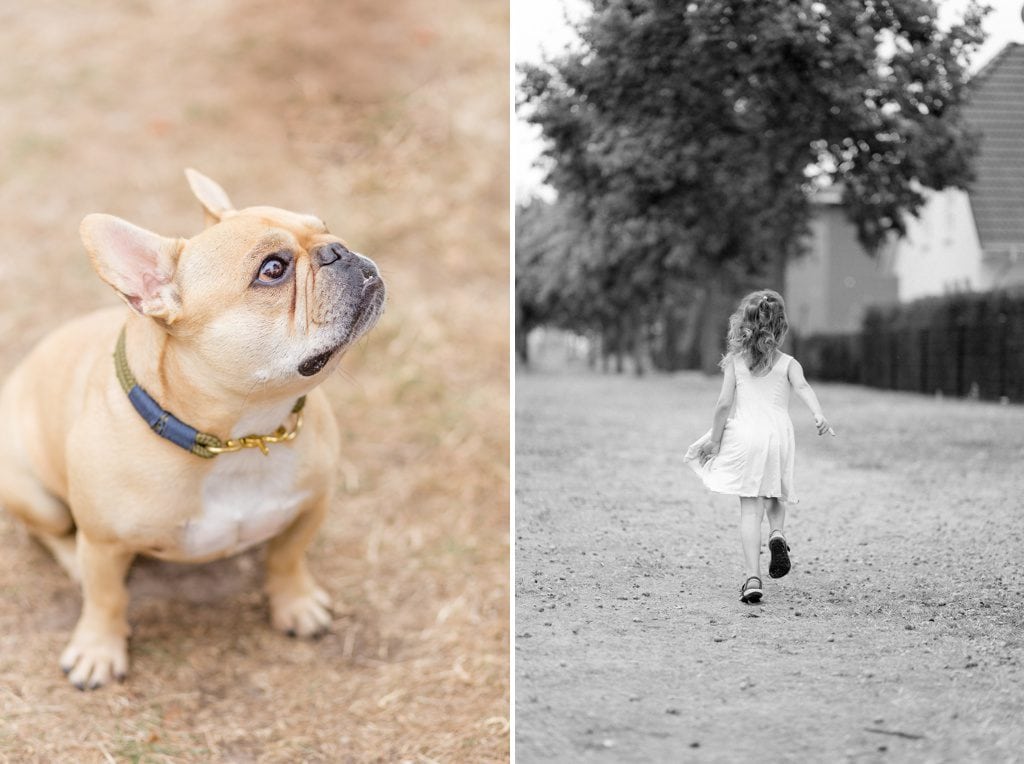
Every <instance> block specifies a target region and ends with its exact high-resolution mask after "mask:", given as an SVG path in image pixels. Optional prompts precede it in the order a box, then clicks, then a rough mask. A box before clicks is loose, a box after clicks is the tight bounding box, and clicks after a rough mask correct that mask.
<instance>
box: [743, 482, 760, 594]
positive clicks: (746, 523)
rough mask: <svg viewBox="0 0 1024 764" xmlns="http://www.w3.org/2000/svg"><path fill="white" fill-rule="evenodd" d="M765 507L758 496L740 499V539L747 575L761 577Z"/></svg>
mask: <svg viewBox="0 0 1024 764" xmlns="http://www.w3.org/2000/svg"><path fill="white" fill-rule="evenodd" d="M763 517H764V505H763V504H762V503H761V500H760V499H759V498H757V497H756V496H741V497H740V539H741V540H742V541H743V562H744V567H745V571H746V573H745V575H747V576H757V577H758V578H760V577H761V519H762V518H763Z"/></svg>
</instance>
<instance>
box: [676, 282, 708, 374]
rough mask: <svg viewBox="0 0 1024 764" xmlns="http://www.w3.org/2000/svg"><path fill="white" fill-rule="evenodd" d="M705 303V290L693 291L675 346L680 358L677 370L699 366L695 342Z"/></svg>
mask: <svg viewBox="0 0 1024 764" xmlns="http://www.w3.org/2000/svg"><path fill="white" fill-rule="evenodd" d="M707 302H708V293H707V290H706V289H697V290H695V291H694V295H693V299H692V300H691V301H690V303H689V305H687V306H686V316H685V317H684V318H683V333H682V336H681V337H680V338H679V342H678V345H677V346H676V347H677V351H678V353H679V357H680V364H679V368H687V369H693V368H697V367H699V365H700V352H699V348H698V345H697V340H698V339H699V338H700V328H701V326H702V324H703V323H704V322H703V315H704V308H705V306H706V305H707Z"/></svg>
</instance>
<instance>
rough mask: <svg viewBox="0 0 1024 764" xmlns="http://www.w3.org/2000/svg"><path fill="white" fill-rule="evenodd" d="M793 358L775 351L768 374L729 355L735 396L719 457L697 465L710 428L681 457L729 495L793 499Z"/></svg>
mask: <svg viewBox="0 0 1024 764" xmlns="http://www.w3.org/2000/svg"><path fill="white" fill-rule="evenodd" d="M792 360H793V356H790V355H786V354H785V353H779V357H778V358H776V359H775V364H774V365H773V366H772V367H771V369H770V370H769V371H768V372H767V373H762V375H758V376H755V375H753V374H751V373H750V369H748V368H747V364H746V363H745V362H744V361H743V359H742V358H738V357H736V356H732V359H731V362H732V364H733V367H734V368H735V370H736V397H735V405H734V407H733V413H732V416H731V417H730V418H729V420H728V421H727V422H726V425H725V432H724V434H723V435H722V445H721V449H720V451H719V452H718V455H717V456H715V457H713V458H712V459H710V460H709V461H708V462H707V463H706V464H704V465H701V463H700V454H699V450H700V447H701V446H702V445H703V444H704V443H706V442H707V441H709V440H711V430H708V431H707V432H706V433H704V436H703V437H701V438H700V440H698V441H697V442H696V443H694V444H693V445H691V446H690V447H689V449H687V451H686V456H685V457H684V459H685V461H686V464H687V465H689V467H690V468H691V469H692V470H693V471H694V472H696V473H697V474H698V475H699V476H700V478H701V480H703V481H704V485H705V486H706V487H707V488H708V489H710V490H712V491H715V492H716V493H726V494H730V495H732V496H766V497H774V498H778V499H781V500H782V501H785V502H789V503H796V501H797V498H796V493H795V491H794V489H793V456H794V452H795V451H796V441H795V439H794V437H793V421H792V420H791V419H790V418H789V394H790V390H791V388H792V385H790V383H789V364H790V362H791V361H792Z"/></svg>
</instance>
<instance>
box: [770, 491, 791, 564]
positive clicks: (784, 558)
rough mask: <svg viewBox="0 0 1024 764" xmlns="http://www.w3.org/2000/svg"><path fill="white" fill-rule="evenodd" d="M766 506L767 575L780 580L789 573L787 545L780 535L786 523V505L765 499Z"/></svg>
mask: <svg viewBox="0 0 1024 764" xmlns="http://www.w3.org/2000/svg"><path fill="white" fill-rule="evenodd" d="M765 502H766V504H767V515H768V527H769V528H770V529H771V530H769V531H768V552H769V553H770V554H771V559H770V561H769V563H768V575H769V576H771V577H772V578H782V577H783V576H784V575H786V574H787V573H789V569H790V560H789V544H787V543H786V537H785V536H784V535H783V533H782V526H783V524H784V523H785V521H786V505H785V504H783V503H782V502H781V501H779V500H778V499H767V498H766V499H765Z"/></svg>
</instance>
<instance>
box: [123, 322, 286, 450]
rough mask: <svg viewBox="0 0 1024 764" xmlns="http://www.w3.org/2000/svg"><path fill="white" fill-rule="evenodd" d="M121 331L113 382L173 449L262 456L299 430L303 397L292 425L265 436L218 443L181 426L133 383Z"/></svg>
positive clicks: (212, 438) (214, 439)
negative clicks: (243, 451) (250, 452)
mask: <svg viewBox="0 0 1024 764" xmlns="http://www.w3.org/2000/svg"><path fill="white" fill-rule="evenodd" d="M124 335H125V330H124V329H123V328H122V329H121V334H120V335H119V336H118V338H117V347H116V348H115V349H114V369H115V370H116V371H117V381H118V382H120V383H121V387H122V388H123V389H124V391H125V393H127V395H128V400H129V401H131V404H132V406H134V407H135V410H136V411H138V412H139V416H141V417H142V418H143V419H144V420H145V422H146V424H147V425H149V428H150V429H151V430H152V431H153V432H155V433H156V434H157V435H159V436H160V437H161V438H164V439H166V440H169V441H171V443H173V444H174V445H176V446H179V447H181V448H184V449H185V450H186V451H190V452H191V453H193V454H195V455H196V456H201V457H202V458H204V459H212V458H213V457H215V456H217V455H218V454H223V453H226V452H228V451H240V450H241V449H243V448H258V449H259V450H260V451H262V452H263V453H264V454H268V453H270V451H269V449H268V448H267V446H268V445H270V444H272V443H284V442H287V441H290V440H293V439H294V438H295V436H296V435H298V434H299V430H300V429H302V407H303V406H305V405H306V396H305V395H303V396H302V397H301V398H299V399H298V400H297V401H295V406H294V407H293V408H292V411H291V413H292V415H293V416H294V417H295V419H294V422H293V426H292V428H291V429H288V428H287V427H285V426H284V425H281V426H280V427H278V428H277V429H276V430H275V431H274V432H272V433H271V434H269V435H246V436H244V437H241V438H234V439H229V440H221V439H220V438H218V437H217V436H216V435H210V434H209V433H206V432H200V431H199V430H197V429H196V428H195V427H192V426H190V425H187V424H185V423H184V422H182V421H181V420H180V419H178V417H176V416H174V414H172V413H171V412H169V411H167V410H166V409H164V408H161V406H160V404H159V403H157V402H156V401H155V400H153V396H151V395H150V394H149V393H147V392H146V391H145V390H144V389H143V388H142V386H141V385H139V383H138V382H137V381H136V379H135V375H134V374H132V370H131V368H130V367H129V366H128V356H127V354H126V353H125V349H124Z"/></svg>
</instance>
